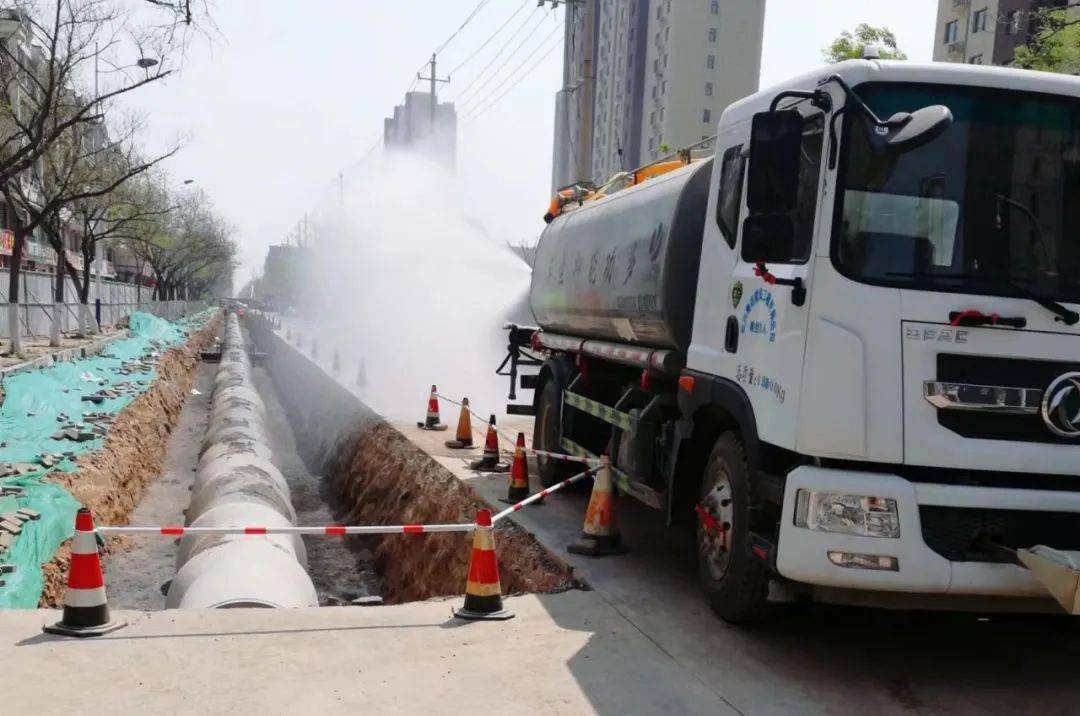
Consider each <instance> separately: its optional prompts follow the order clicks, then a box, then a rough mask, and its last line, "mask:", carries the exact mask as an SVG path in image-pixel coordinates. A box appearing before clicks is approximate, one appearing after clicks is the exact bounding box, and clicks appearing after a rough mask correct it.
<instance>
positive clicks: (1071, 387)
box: [1040, 372, 1080, 438]
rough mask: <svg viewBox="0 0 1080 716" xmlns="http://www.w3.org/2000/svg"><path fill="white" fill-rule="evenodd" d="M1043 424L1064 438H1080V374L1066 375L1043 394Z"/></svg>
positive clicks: (1061, 376) (1059, 377)
mask: <svg viewBox="0 0 1080 716" xmlns="http://www.w3.org/2000/svg"><path fill="white" fill-rule="evenodd" d="M1040 412H1041V413H1042V419H1043V422H1044V423H1046V427H1048V428H1050V432H1052V433H1054V434H1055V435H1060V436H1061V437H1063V438H1078V437H1080V373H1077V372H1073V373H1065V374H1064V375H1060V376H1058V377H1057V378H1055V379H1054V382H1053V383H1051V384H1050V387H1048V388H1047V389H1046V392H1045V393H1043V399H1042V409H1041V410H1040Z"/></svg>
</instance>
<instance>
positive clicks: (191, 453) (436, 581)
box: [106, 319, 576, 610]
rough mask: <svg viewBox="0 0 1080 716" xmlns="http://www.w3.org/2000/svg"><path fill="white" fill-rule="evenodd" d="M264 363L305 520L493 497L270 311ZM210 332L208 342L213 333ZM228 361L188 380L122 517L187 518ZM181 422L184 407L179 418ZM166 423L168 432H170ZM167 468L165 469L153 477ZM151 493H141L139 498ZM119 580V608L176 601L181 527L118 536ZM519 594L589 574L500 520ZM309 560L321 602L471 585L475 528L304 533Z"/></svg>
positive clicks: (410, 513)
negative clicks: (306, 351)
mask: <svg viewBox="0 0 1080 716" xmlns="http://www.w3.org/2000/svg"><path fill="white" fill-rule="evenodd" d="M247 328H248V329H249V330H250V334H251V336H252V338H253V339H254V340H255V342H256V343H257V344H258V346H259V349H260V350H262V351H265V353H266V360H265V364H264V365H255V366H253V367H252V369H251V382H252V384H253V387H254V388H255V390H256V391H257V392H258V394H259V397H260V398H261V400H262V402H263V403H264V405H265V408H266V411H265V413H266V417H265V430H266V434H267V437H268V439H269V447H270V449H271V453H272V461H273V463H274V465H275V466H276V467H277V468H278V470H279V471H280V472H281V474H282V475H283V476H284V478H285V481H286V482H287V484H288V488H289V492H290V494H291V501H292V509H293V510H295V513H296V524H298V525H304V526H319V525H327V524H368V525H374V524H432V523H446V522H452V523H462V522H471V521H472V520H473V518H474V516H475V513H476V510H477V509H479V508H483V507H486V506H487V505H486V504H485V503H484V502H483V501H482V500H481V499H480V498H479V497H478V496H477V495H475V494H474V493H473V492H472V491H471V490H470V489H469V488H468V487H467V486H466V485H465V484H463V483H462V482H461V481H459V480H458V479H457V478H455V477H454V476H453V475H452V474H451V473H450V472H448V471H447V470H445V469H444V468H443V467H442V466H441V465H439V464H438V463H437V462H436V461H435V460H433V459H432V458H431V457H429V456H428V455H427V454H426V453H424V452H423V451H422V450H420V449H419V448H418V447H416V446H415V445H414V444H412V443H411V442H410V441H409V440H408V439H407V438H406V437H405V436H404V435H402V434H401V433H399V432H398V431H397V430H396V429H395V428H393V427H392V426H391V425H389V424H388V423H386V422H385V421H383V420H382V419H381V418H380V417H379V416H377V415H376V414H375V413H374V412H372V411H371V410H370V409H368V408H367V407H366V406H365V405H364V404H363V403H362V402H360V400H359V399H358V398H357V397H356V396H355V395H353V394H352V393H351V392H350V391H349V390H348V389H347V388H346V387H344V386H343V385H341V384H339V383H338V382H337V381H336V380H335V379H334V378H333V377H332V376H330V375H328V374H327V373H326V372H324V371H323V369H322V368H320V367H319V366H318V365H317V364H315V363H314V362H312V361H311V360H310V359H309V358H307V357H306V356H304V355H302V354H301V353H299V352H298V351H297V350H296V349H294V348H292V347H291V346H289V345H288V344H287V343H286V342H285V341H284V340H281V339H280V338H279V337H277V336H276V335H275V334H273V332H272V331H270V330H268V328H267V327H266V326H265V325H263V324H262V323H261V321H260V320H259V319H255V320H254V321H247ZM202 342H205V341H200V343H202ZM217 370H218V366H217V364H213V363H202V364H199V365H198V366H197V367H195V370H193V371H191V373H193V374H194V375H192V374H191V373H189V375H188V376H187V380H188V381H192V380H193V381H194V383H193V384H194V387H195V392H194V393H191V394H190V395H187V394H188V393H189V390H188V388H189V386H191V385H192V383H191V382H187V383H185V384H184V385H183V387H182V389H183V392H184V394H185V395H186V397H187V404H186V405H184V407H183V412H182V413H181V414H180V415H179V416H178V418H179V420H178V425H177V428H176V430H175V431H173V433H172V435H170V436H168V446H167V448H168V449H167V453H166V455H165V456H164V462H163V464H162V463H161V462H160V461H159V463H158V465H157V466H156V467H155V466H152V467H153V469H152V470H151V477H152V478H153V479H151V477H147V478H141V479H142V480H143V482H142V484H146V482H149V485H148V487H147V488H146V490H145V491H143V490H141V489H140V490H139V492H138V495H136V497H135V498H134V503H137V506H135V507H134V509H127V510H121V511H119V512H117V514H116V515H113V517H115V518H116V519H113V520H110V521H109V523H111V524H122V523H123V522H125V521H129V522H130V523H131V524H139V525H163V524H164V525H167V524H184V523H185V516H184V510H185V508H187V507H188V503H189V501H190V499H191V496H192V493H191V486H192V483H193V479H194V476H195V474H196V473H195V469H196V466H197V464H198V462H199V452H200V448H201V445H202V441H203V439H204V436H205V435H206V432H207V428H208V425H209V420H210V415H211V411H212V401H211V400H210V393H211V391H212V390H213V386H214V384H215V376H216V374H217ZM171 418H172V421H173V422H174V423H176V422H177V416H176V415H172V416H171ZM166 432H167V431H166ZM154 473H160V476H157V477H154ZM139 498H141V499H139ZM109 543H110V544H109V551H110V555H109V557H108V559H107V562H106V579H107V582H108V588H109V597H110V604H112V605H113V606H114V607H115V608H129V609H143V610H155V609H162V608H165V604H166V600H165V597H164V592H165V591H167V590H168V584H169V580H170V579H171V578H172V577H173V576H174V574H175V563H176V554H177V550H178V545H177V544H176V543H175V542H174V541H173V540H172V539H171V538H170V539H165V538H160V537H156V538H144V537H139V538H126V539H110V540H109ZM496 543H497V548H498V554H499V565H500V572H501V577H502V585H503V589H504V591H505V592H506V593H522V592H555V591H561V590H564V589H567V588H571V587H574V586H576V582H575V580H574V578H573V576H572V574H571V572H570V569H569V568H568V567H567V566H566V565H565V564H564V563H563V562H562V561H561V560H560V559H558V558H557V557H555V556H553V555H552V554H551V553H549V552H548V551H547V550H546V549H545V548H544V547H542V546H541V545H540V544H539V543H538V542H537V541H536V540H535V539H534V538H533V537H532V536H531V535H530V534H528V533H527V532H525V531H523V530H521V529H520V528H518V527H516V526H515V525H513V524H512V523H510V522H509V521H506V522H503V523H500V525H499V526H498V527H497V529H496ZM304 547H305V549H306V553H307V572H308V574H309V575H310V577H311V581H312V582H313V583H314V586H315V589H316V593H317V596H318V602H319V604H320V605H322V606H338V605H342V606H343V605H350V604H372V603H378V602H379V601H383V602H386V603H400V602H407V601H414V600H422V599H429V598H433V597H445V596H454V595H460V594H461V593H462V589H463V587H464V580H465V574H466V571H467V568H468V560H469V556H470V549H471V535H469V534H461V533H457V534H425V535H389V536H383V537H360V536H350V537H347V538H340V537H312V536H305V537H304Z"/></svg>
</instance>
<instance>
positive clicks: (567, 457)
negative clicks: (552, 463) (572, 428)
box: [525, 448, 600, 468]
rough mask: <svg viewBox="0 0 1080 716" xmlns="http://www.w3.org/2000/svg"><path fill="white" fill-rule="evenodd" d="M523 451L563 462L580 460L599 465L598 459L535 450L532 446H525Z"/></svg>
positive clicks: (594, 465)
mask: <svg viewBox="0 0 1080 716" xmlns="http://www.w3.org/2000/svg"><path fill="white" fill-rule="evenodd" d="M525 452H527V453H530V454H532V455H542V456H543V457H546V458H550V459H552V460H562V461H563V462H581V463H585V464H586V465H591V466H592V467H594V468H596V467H600V461H599V460H594V459H593V458H591V457H578V456H577V455H563V454H562V453H561V452H549V451H547V450H536V449H534V448H525Z"/></svg>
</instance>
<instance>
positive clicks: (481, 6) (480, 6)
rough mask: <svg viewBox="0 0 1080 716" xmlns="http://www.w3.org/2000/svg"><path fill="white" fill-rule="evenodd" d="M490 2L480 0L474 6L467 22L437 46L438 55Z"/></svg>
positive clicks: (466, 19) (436, 52)
mask: <svg viewBox="0 0 1080 716" xmlns="http://www.w3.org/2000/svg"><path fill="white" fill-rule="evenodd" d="M489 2H491V0H480V2H479V4H477V6H476V7H474V8H473V11H472V12H470V13H469V16H468V17H467V18H465V22H463V23H461V27H459V28H458V29H456V30H454V32H453V34H451V35H450V37H448V38H446V41H445V42H443V44H441V45H439V46H438V47H436V48H435V54H436V55H437V54H439V53H440V52H442V51H443V50H444V49H446V46H447V45H449V44H450V42H451V41H452V40H453V39H454V38H455V37H457V36H458V34H459V33H460V32H461V31H462V30H464V29H465V26H466V25H468V24H469V23H470V22H472V19H473V18H474V17H476V16H477V14H478V13H479V12H480V11H481V10H483V9H484V6H485V5H487V4H488V3H489Z"/></svg>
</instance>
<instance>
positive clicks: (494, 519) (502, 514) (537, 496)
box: [491, 468, 599, 524]
mask: <svg viewBox="0 0 1080 716" xmlns="http://www.w3.org/2000/svg"><path fill="white" fill-rule="evenodd" d="M597 469H599V468H590V469H588V470H586V471H585V472H579V473H578V474H576V475H574V476H573V477H568V478H566V479H565V480H563V481H562V482H559V483H556V484H554V485H552V486H551V487H548V488H546V489H544V490H540V492H537V493H536V494H535V495H529V496H528V497H526V498H525V499H524V500H522V501H521V502H518V503H515V504H513V505H510V506H509V507H507V508H506V509H505V510H503V511H502V512H500V513H498V514H497V515H495V516H494V517H492V518H491V522H492V524H494V523H496V522H498V521H499V520H501V519H502V518H504V517H508V516H510V515H512V514H514V513H515V512H517V511H518V510H520V509H521V508H523V507H527V506H528V505H531V504H532V503H534V502H536V501H537V500H542V499H544V498H545V497H547V496H548V495H550V494H552V493H553V492H558V491H559V490H561V489H563V488H564V487H566V486H567V485H569V484H570V483H573V482H577V481H578V480H581V479H583V478H585V477H586V476H588V475H591V474H593V473H594V472H596V471H597Z"/></svg>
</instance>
